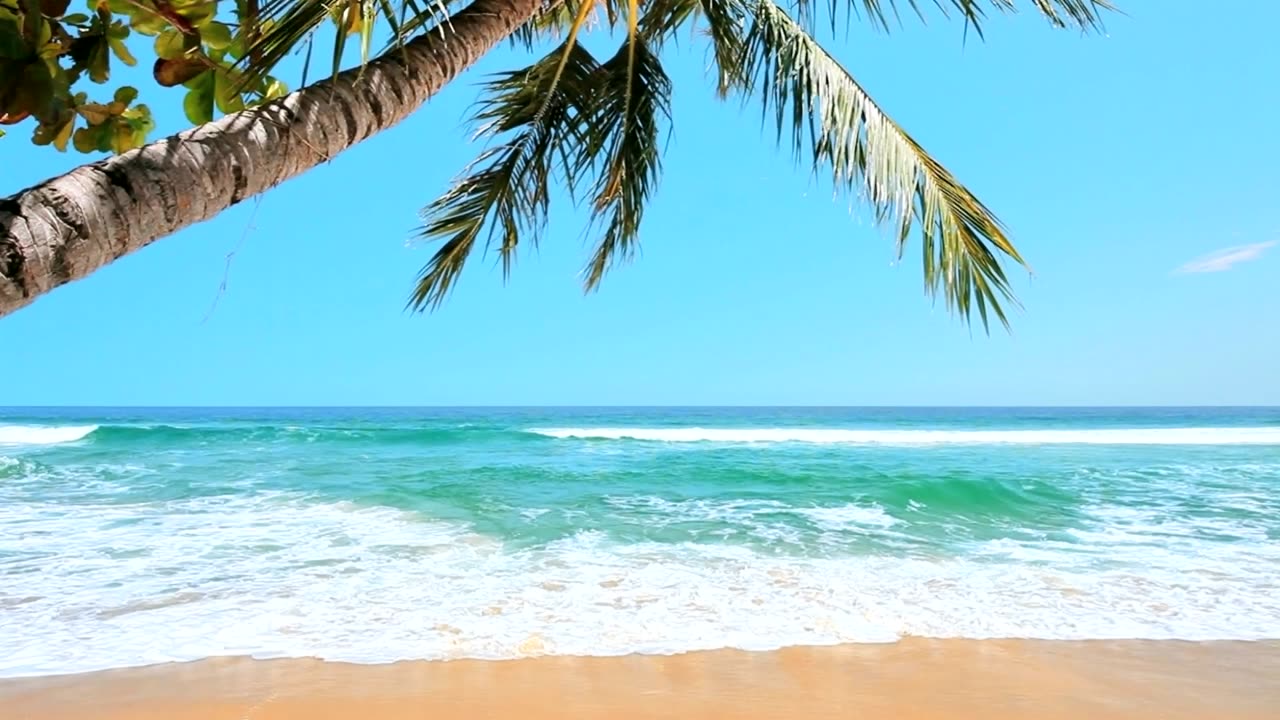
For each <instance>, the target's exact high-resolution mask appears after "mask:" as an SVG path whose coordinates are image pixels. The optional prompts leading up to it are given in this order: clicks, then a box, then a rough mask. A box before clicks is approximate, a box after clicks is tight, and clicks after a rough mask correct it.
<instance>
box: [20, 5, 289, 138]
mask: <svg viewBox="0 0 1280 720" xmlns="http://www.w3.org/2000/svg"><path fill="white" fill-rule="evenodd" d="M223 4H224V5H226V4H227V3H223ZM234 6H235V7H234V8H232V10H231V13H230V16H229V17H227V18H226V19H225V20H220V19H219V12H218V11H219V2H218V0H87V3H86V6H85V11H76V12H72V9H73V8H72V7H71V3H70V0H0V125H16V124H17V123H21V122H24V121H27V120H30V121H31V122H32V124H34V126H35V127H34V129H33V132H32V142H34V143H35V144H37V145H52V146H53V147H55V148H57V149H58V150H60V151H65V150H66V149H67V147H68V146H72V147H74V148H75V149H76V150H78V151H80V152H85V153H92V152H114V153H122V152H126V151H128V150H131V149H133V148H135V147H138V146H140V145H142V144H143V143H145V142H146V140H147V136H148V134H149V133H150V132H151V130H153V129H154V127H155V122H154V121H153V120H152V117H151V111H150V109H149V108H148V107H147V106H146V105H145V104H142V103H136V102H135V101H136V100H137V98H138V94H139V91H138V89H137V88H134V87H131V86H127V85H124V86H120V87H117V88H116V89H115V90H113V91H111V95H110V98H111V99H110V100H109V101H107V102H100V101H96V100H94V99H92V98H91V97H90V96H91V94H97V93H98V92H99V91H98V90H97V89H96V88H94V87H93V86H94V85H106V84H108V83H110V82H111V75H112V72H113V70H115V69H116V68H117V63H119V64H122V65H126V66H134V65H136V64H137V62H138V61H137V59H136V57H135V55H134V52H133V51H131V49H130V44H131V43H138V42H147V43H150V42H152V41H151V40H149V39H148V38H150V37H154V38H155V40H154V50H155V54H156V56H157V60H156V62H155V64H154V67H153V68H152V78H153V79H154V81H155V82H156V84H157V85H159V86H161V87H173V86H177V85H184V86H186V89H187V90H186V97H185V98H184V101H183V108H184V109H185V110H186V114H187V118H188V119H189V120H190V121H191V122H193V123H203V122H208V121H209V120H212V119H213V117H214V111H215V109H216V110H217V111H218V112H222V113H230V112H235V111H237V110H242V109H244V108H245V107H250V106H253V105H256V104H258V103H261V102H265V101H268V100H271V99H274V98H277V97H280V96H282V95H284V94H286V92H287V90H286V88H285V86H284V84H283V83H281V82H280V81H279V80H277V79H275V78H274V77H271V76H270V75H268V74H266V73H260V74H258V75H257V76H256V77H255V78H253V79H250V78H249V77H248V76H247V74H246V73H245V71H244V70H243V68H240V67H238V64H239V63H238V61H239V60H240V59H241V58H242V57H244V55H245V51H246V48H247V47H248V45H249V43H250V41H251V40H252V38H254V37H257V36H258V35H259V34H260V33H261V32H262V31H263V30H264V25H266V26H267V28H269V24H268V23H265V22H264V21H263V20H261V19H260V18H259V16H258V14H257V11H256V3H253V2H251V1H242V2H238V3H234ZM224 14H225V13H224ZM135 49H136V46H135Z"/></svg>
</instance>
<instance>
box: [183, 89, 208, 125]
mask: <svg viewBox="0 0 1280 720" xmlns="http://www.w3.org/2000/svg"><path fill="white" fill-rule="evenodd" d="M182 110H183V112H185V113H186V114H187V119H188V120H190V121H191V122H192V124H194V125H203V124H204V123H207V122H209V121H210V120H213V89H212V88H209V89H206V88H203V87H202V88H198V89H195V90H188V91H187V96H186V97H185V98H183V100H182Z"/></svg>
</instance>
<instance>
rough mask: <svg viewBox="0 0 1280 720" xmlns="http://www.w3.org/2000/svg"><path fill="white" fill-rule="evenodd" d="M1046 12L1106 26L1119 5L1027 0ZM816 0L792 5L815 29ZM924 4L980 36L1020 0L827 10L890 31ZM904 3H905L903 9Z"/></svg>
mask: <svg viewBox="0 0 1280 720" xmlns="http://www.w3.org/2000/svg"><path fill="white" fill-rule="evenodd" d="M1023 2H1024V4H1027V5H1031V6H1033V7H1034V8H1035V10H1036V11H1037V12H1039V13H1040V14H1041V15H1043V16H1044V17H1045V18H1046V19H1047V20H1048V21H1049V22H1050V24H1052V25H1054V26H1056V27H1062V28H1066V27H1076V28H1079V29H1081V30H1084V31H1100V30H1102V26H1103V25H1102V20H1103V15H1104V14H1105V13H1107V12H1114V11H1115V10H1116V7H1115V5H1114V4H1113V3H1112V2H1111V0H1023ZM816 5H817V2H816V1H815V0H792V2H791V7H792V8H793V9H794V11H795V13H796V20H797V21H798V22H799V23H800V24H801V25H803V26H804V27H805V28H807V29H812V28H813V26H814V21H815V16H816V10H817V8H816ZM923 5H933V6H934V8H935V9H936V10H937V11H939V12H940V13H941V14H942V15H943V16H944V17H950V16H951V15H952V13H955V14H957V15H959V16H960V17H961V18H964V22H965V27H966V28H973V30H974V31H975V32H976V33H977V34H978V36H979V37H981V36H982V33H983V23H984V22H985V21H986V20H987V17H988V14H989V13H990V12H991V11H995V12H998V13H1015V12H1017V11H1018V8H1019V2H1018V0H928V2H924V1H923V0H826V2H825V8H824V9H825V11H826V13H827V15H828V19H829V20H830V21H831V25H832V27H833V28H834V27H835V26H836V24H837V22H838V19H839V17H840V15H841V11H842V10H844V11H845V12H846V13H847V16H852V17H857V18H863V19H865V20H866V21H867V22H869V23H871V24H872V25H873V26H874V27H876V28H877V29H879V30H883V31H886V32H887V31H889V30H891V29H892V27H893V25H895V24H901V21H902V9H907V10H909V11H910V12H911V14H913V15H915V16H916V17H918V18H920V19H921V20H924V19H925V18H926V17H927V10H926V9H925V8H924V7H922V6H923ZM900 6H905V7H904V8H902V9H900Z"/></svg>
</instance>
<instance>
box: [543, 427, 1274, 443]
mask: <svg viewBox="0 0 1280 720" xmlns="http://www.w3.org/2000/svg"><path fill="white" fill-rule="evenodd" d="M529 432H531V433H535V434H538V435H544V436H547V437H553V438H560V439H570V438H573V439H582V440H645V441H652V442H672V443H678V442H718V443H782V442H793V443H822V444H844V445H1280V427H1251V428H1250V427H1239V428H1234V427H1233V428H1223V427H1220V428H1211V427H1210V428H1113V429H1087V430H855V429H843V428H700V427H673V428H643V427H617V428H609V427H599V428H531V429H530V430H529Z"/></svg>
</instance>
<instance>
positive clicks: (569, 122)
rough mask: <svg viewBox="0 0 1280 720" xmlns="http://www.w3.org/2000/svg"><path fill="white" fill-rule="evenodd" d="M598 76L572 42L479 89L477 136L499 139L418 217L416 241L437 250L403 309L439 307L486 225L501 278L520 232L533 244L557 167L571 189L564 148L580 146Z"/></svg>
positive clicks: (570, 163) (569, 161) (595, 65)
mask: <svg viewBox="0 0 1280 720" xmlns="http://www.w3.org/2000/svg"><path fill="white" fill-rule="evenodd" d="M598 70H599V64H598V63H597V62H596V60H595V59H594V58H593V57H592V56H591V54H590V53H589V52H587V51H586V50H585V49H583V48H582V47H581V46H580V45H578V44H577V43H576V42H572V44H566V45H564V46H562V47H559V48H557V49H555V50H554V51H552V52H551V53H549V54H548V55H546V56H545V57H543V58H542V59H540V60H538V61H537V62H535V63H534V64H532V65H530V66H528V67H526V68H524V69H521V70H517V71H514V72H507V73H503V74H501V75H499V76H497V78H496V79H494V80H493V81H491V82H489V83H488V84H487V87H486V91H485V92H486V96H487V98H486V99H485V100H483V101H482V102H481V105H480V107H479V110H478V112H477V113H476V120H477V121H478V122H480V123H481V124H482V127H481V129H480V133H479V134H480V135H481V136H487V137H494V138H497V137H502V136H506V139H505V140H504V141H502V142H500V143H499V144H498V145H496V146H494V147H492V148H488V149H486V150H485V151H484V152H483V153H481V155H480V157H479V158H477V159H476V160H475V161H474V162H473V163H472V164H471V165H470V166H469V167H468V168H467V169H466V170H465V171H464V172H463V174H462V176H461V177H460V178H459V179H458V180H456V181H455V182H454V184H453V186H452V187H451V188H450V189H449V190H448V191H447V192H446V193H445V194H444V195H442V196H440V197H439V198H437V199H436V200H435V201H434V202H432V203H431V204H430V205H428V206H427V207H426V208H425V209H424V210H423V219H424V221H425V222H424V226H423V228H422V231H421V236H422V237H424V238H427V239H441V238H443V239H444V243H443V244H442V245H441V246H440V248H439V249H438V250H437V251H436V253H435V255H433V256H432V258H431V260H430V261H429V262H428V263H427V265H426V267H424V268H423V270H422V273H421V274H420V275H419V278H418V283H417V285H416V287H415V288H414V291H413V294H412V295H411V297H410V299H409V306H410V307H412V308H413V309H415V310H423V309H427V308H432V307H435V306H438V305H439V304H440V303H441V302H442V301H443V300H444V298H445V297H446V296H447V295H448V294H449V291H450V289H451V288H452V287H453V285H454V283H455V282H456V280H457V278H458V275H459V273H461V272H462V268H463V266H464V264H465V263H466V260H467V258H468V257H469V256H470V254H471V251H472V250H473V249H474V248H475V245H476V242H477V240H478V239H479V237H480V235H481V233H482V232H483V231H484V228H485V225H486V224H488V223H489V222H490V220H492V221H493V223H494V224H493V226H492V227H491V228H490V230H489V234H488V241H487V242H486V247H487V246H488V244H489V242H492V240H493V239H494V236H495V234H496V235H498V236H499V253H500V256H501V259H502V265H503V272H504V274H506V273H508V272H509V271H510V268H511V263H512V261H513V259H514V252H515V250H516V247H517V246H518V244H519V242H520V238H521V233H522V232H526V233H529V234H530V235H531V236H532V238H533V241H534V242H536V241H537V233H538V232H540V231H541V229H542V228H543V226H544V225H545V224H546V217H547V210H548V206H549V187H550V185H551V181H552V176H553V174H554V173H555V170H556V169H557V167H558V168H559V169H561V171H562V174H563V175H564V176H565V177H566V178H567V179H568V180H569V181H570V182H572V177H571V176H572V173H573V170H574V165H575V163H576V160H572V159H571V157H570V156H569V155H568V154H567V149H568V148H570V147H573V146H575V145H577V144H580V142H581V140H580V139H579V133H580V127H579V126H580V123H581V119H580V118H581V116H582V114H583V111H582V108H581V107H580V103H581V102H582V98H584V97H590V96H591V89H590V85H591V83H592V82H593V77H594V75H595V74H596V73H597V72H598ZM557 160H558V161H559V162H557Z"/></svg>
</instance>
